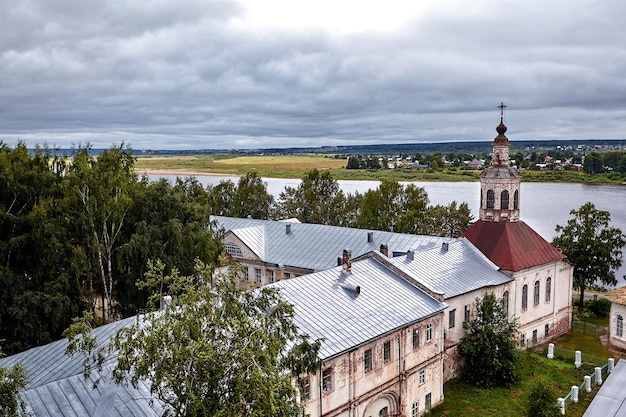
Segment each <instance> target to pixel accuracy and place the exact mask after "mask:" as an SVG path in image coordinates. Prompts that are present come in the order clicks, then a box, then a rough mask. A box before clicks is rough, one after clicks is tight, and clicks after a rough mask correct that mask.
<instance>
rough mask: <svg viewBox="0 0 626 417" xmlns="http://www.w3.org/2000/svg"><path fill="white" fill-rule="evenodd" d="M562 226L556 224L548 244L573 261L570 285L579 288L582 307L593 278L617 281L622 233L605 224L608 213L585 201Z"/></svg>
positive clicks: (623, 240)
mask: <svg viewBox="0 0 626 417" xmlns="http://www.w3.org/2000/svg"><path fill="white" fill-rule="evenodd" d="M570 214H571V215H572V216H573V217H572V218H571V219H569V220H568V221H567V225H565V226H560V225H557V226H556V232H557V236H556V237H555V238H554V239H553V240H552V245H554V246H556V247H557V248H559V249H561V250H562V251H563V253H564V254H565V256H567V259H568V260H569V262H571V263H572V264H573V265H574V287H575V288H578V289H579V290H580V301H579V307H580V309H581V310H582V309H583V308H584V293H585V289H586V288H587V287H589V286H591V285H593V284H594V283H596V282H600V283H602V284H605V285H615V284H617V279H616V278H615V270H616V269H618V268H619V267H620V266H622V247H624V245H625V244H626V235H624V234H623V233H622V231H621V230H620V229H618V228H616V227H611V226H609V222H610V220H611V215H610V213H609V212H608V211H603V210H598V209H596V207H595V206H594V205H593V204H592V203H590V202H588V203H586V204H584V205H582V206H581V207H580V208H579V209H578V210H572V211H571V212H570Z"/></svg>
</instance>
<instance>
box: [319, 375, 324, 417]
mask: <svg viewBox="0 0 626 417" xmlns="http://www.w3.org/2000/svg"><path fill="white" fill-rule="evenodd" d="M319 372H320V380H319V383H318V389H319V401H320V417H322V412H323V410H322V379H323V376H322V372H323V370H322V369H320V370H319Z"/></svg>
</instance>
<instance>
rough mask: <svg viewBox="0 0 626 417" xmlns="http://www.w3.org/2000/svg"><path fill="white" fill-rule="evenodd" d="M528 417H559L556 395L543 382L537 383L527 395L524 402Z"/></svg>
mask: <svg viewBox="0 0 626 417" xmlns="http://www.w3.org/2000/svg"><path fill="white" fill-rule="evenodd" d="M526 415H527V416H528V417H557V416H560V415H561V412H560V410H559V406H558V405H557V402H556V395H554V392H553V391H552V390H551V389H550V388H549V387H548V386H547V385H546V384H545V383H543V382H537V383H536V384H535V385H534V387H533V388H532V389H531V390H530V393H529V394H528V400H527V401H526Z"/></svg>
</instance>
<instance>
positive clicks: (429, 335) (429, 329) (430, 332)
mask: <svg viewBox="0 0 626 417" xmlns="http://www.w3.org/2000/svg"><path fill="white" fill-rule="evenodd" d="M431 340H433V325H432V323H428V325H426V341H427V342H430V341H431Z"/></svg>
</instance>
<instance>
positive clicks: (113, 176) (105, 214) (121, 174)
mask: <svg viewBox="0 0 626 417" xmlns="http://www.w3.org/2000/svg"><path fill="white" fill-rule="evenodd" d="M134 161H135V158H134V157H133V155H132V153H131V152H130V150H129V149H124V145H123V144H122V145H120V146H119V147H112V148H111V149H109V150H106V151H103V152H102V153H100V155H98V157H97V158H95V157H94V156H92V155H91V154H90V153H89V148H81V149H79V150H78V152H77V153H76V154H75V155H74V160H73V163H72V165H71V167H70V170H69V173H68V175H67V179H66V181H67V186H68V187H69V189H68V190H67V191H66V194H65V195H66V197H67V198H68V199H69V204H68V207H71V208H73V213H72V212H70V214H74V215H75V218H73V219H72V222H76V223H77V224H78V226H79V227H80V228H81V229H82V231H83V232H84V234H83V247H84V248H85V254H86V256H87V265H88V270H89V271H88V276H89V284H88V285H89V290H90V292H93V290H94V289H95V288H96V287H95V284H96V283H95V282H93V278H92V277H94V278H95V277H97V284H99V286H98V287H97V288H99V290H100V291H102V298H103V304H104V310H105V311H104V318H105V319H107V320H108V319H110V316H111V314H112V311H113V286H114V283H115V280H116V277H115V276H114V253H115V252H116V251H117V250H118V249H119V248H120V247H121V246H122V244H123V240H122V239H121V231H122V230H123V227H124V222H125V220H126V215H127V213H128V211H129V210H130V207H131V205H132V195H133V191H134V190H133V186H134V185H135V183H136V182H137V176H136V174H135V173H134V170H133V166H134Z"/></svg>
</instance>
